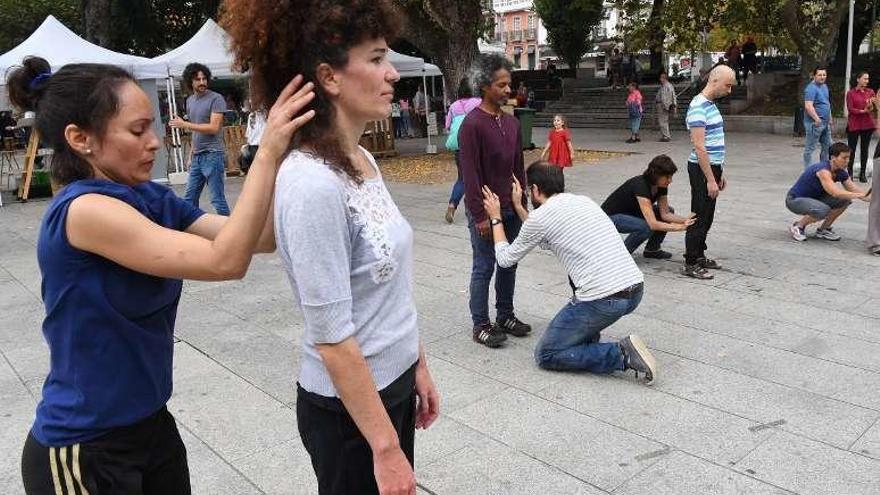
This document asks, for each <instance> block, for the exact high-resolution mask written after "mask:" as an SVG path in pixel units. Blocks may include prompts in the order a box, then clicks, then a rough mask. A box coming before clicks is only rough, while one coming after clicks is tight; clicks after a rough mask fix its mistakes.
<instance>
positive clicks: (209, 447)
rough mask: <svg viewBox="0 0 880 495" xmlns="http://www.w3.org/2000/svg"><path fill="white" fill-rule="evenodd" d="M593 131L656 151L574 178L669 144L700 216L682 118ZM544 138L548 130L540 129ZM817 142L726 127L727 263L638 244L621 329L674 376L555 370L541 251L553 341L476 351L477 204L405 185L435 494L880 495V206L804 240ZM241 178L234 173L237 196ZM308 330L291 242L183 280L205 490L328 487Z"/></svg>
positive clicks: (5, 463) (1, 281) (26, 287)
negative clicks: (670, 123) (243, 265)
mask: <svg viewBox="0 0 880 495" xmlns="http://www.w3.org/2000/svg"><path fill="white" fill-rule="evenodd" d="M574 135H575V141H576V146H577V147H579V148H591V149H603V150H629V151H634V152H636V153H637V154H635V155H631V156H628V157H623V158H615V159H610V160H606V161H603V162H599V163H597V164H592V165H589V166H582V165H580V166H575V167H574V168H573V169H569V170H568V171H567V172H566V179H567V182H568V184H567V186H568V189H569V191H571V192H574V193H581V194H587V195H589V196H591V197H592V198H593V199H595V200H597V202H601V201H602V200H603V199H604V198H605V196H606V195H607V194H608V193H609V192H611V191H612V189H613V188H614V187H616V186H617V185H618V184H620V183H622V182H623V180H624V179H626V178H628V177H630V176H632V175H635V174H638V173H640V172H641V171H642V169H643V168H644V166H645V165H646V164H647V162H648V161H649V159H650V158H651V157H653V156H654V155H655V154H657V153H660V152H666V153H668V154H670V155H671V156H672V157H673V158H674V159H675V160H676V162H677V164H678V165H679V169H680V172H679V174H678V175H676V177H675V181H674V183H673V185H672V186H671V189H670V204H672V205H673V206H674V207H676V208H677V209H678V210H679V211H681V212H686V211H688V208H689V201H690V200H689V186H688V180H687V172H686V170H685V168H686V157H687V154H688V150H689V144H688V142H687V138H686V136H685V135H684V134H681V133H679V134H677V135H675V136H674V141H673V142H672V143H665V144H664V143H656V142H643V143H641V144H637V145H631V146H630V145H626V144H624V143H623V140H624V139H625V138H626V137H627V135H626V133H625V132H624V131H622V130H621V131H586V130H575V132H574ZM545 136H546V130H536V139H535V141H536V143H538V144H543V142H544V137H545ZM644 138H645V139H651V140H653V139H655V136H653V132H646V133H645V134H644ZM798 142H799V141H798V140H795V139H792V138H786V137H780V136H770V135H754V134H731V135H728V149H729V150H730V151H729V162H728V165H727V167H726V168H725V173H726V174H727V176H728V178H729V187H728V189H727V190H726V191H725V192H724V193H723V195H722V197H721V199H720V201H719V206H718V213H717V216H716V219H715V224H714V226H713V229H712V232H711V233H710V236H709V252H710V254H711V255H712V256H714V257H716V258H717V259H718V260H719V261H720V262H721V263H722V264H723V265H724V269H723V270H722V271H720V272H716V273H715V275H716V276H715V279H714V280H712V281H708V282H700V281H696V280H693V279H687V278H684V277H682V276H681V275H679V269H680V267H681V254H682V252H683V250H684V235H683V234H680V233H671V234H669V236H668V237H667V241H666V244H665V247H666V249H668V250H670V251H672V252H673V253H675V258H674V259H673V261H655V260H645V259H643V258H641V256H638V257H637V261H638V264H639V266H640V267H641V268H642V270H643V271H644V273H645V279H646V281H645V286H646V288H645V297H644V299H643V301H642V304H641V306H640V307H639V308H638V310H637V311H636V312H635V313H634V314H632V315H630V316H628V317H625V318H624V319H623V320H621V321H620V322H619V323H618V324H616V325H614V326H613V327H612V328H610V329H609V330H607V331H606V332H605V333H606V337H607V338H617V337H621V336H625V335H627V334H629V333H637V334H639V335H641V336H642V337H643V338H644V339H645V341H646V342H647V343H648V345H649V346H650V347H651V349H652V350H653V351H654V353H655V355H656V357H657V359H658V361H659V366H660V372H659V375H658V379H657V380H656V384H655V385H654V386H653V387H646V386H644V385H642V384H641V383H638V382H636V381H635V380H634V379H633V377H632V374H629V375H623V374H619V375H614V376H594V375H588V374H578V373H558V372H546V371H542V370H539V369H538V368H537V367H536V366H535V364H534V361H533V359H532V350H533V348H534V346H535V343H536V342H537V339H538V338H539V336H540V334H541V333H542V331H543V330H544V328H545V327H546V325H547V323H548V322H549V320H550V318H552V317H553V315H554V314H555V313H556V311H557V310H558V309H559V308H560V307H561V306H562V305H563V304H564V303H565V302H566V298H567V294H568V293H569V289H568V283H567V281H566V277H565V274H564V272H563V271H562V269H561V267H560V265H559V264H558V263H557V261H556V260H555V259H554V258H553V257H552V255H550V254H549V253H536V254H533V255H531V256H528V257H527V258H526V259H525V261H524V262H523V263H521V264H520V267H519V273H518V284H517V291H516V306H517V310H518V311H517V314H518V315H519V316H520V318H521V319H522V320H524V321H526V322H528V323H531V324H532V325H533V326H534V327H535V332H533V334H532V336H530V337H528V338H525V339H513V338H511V339H510V340H509V341H508V345H507V346H506V347H505V348H502V349H496V350H491V349H487V348H485V347H481V346H478V345H476V344H474V343H473V342H472V341H471V335H470V317H469V315H468V310H467V286H468V280H469V273H470V266H471V261H470V260H471V254H470V244H469V241H468V234H467V229H466V228H465V222H464V215H463V214H462V212H461V211H460V212H459V215H458V217H457V218H456V223H455V224H454V225H447V224H446V223H444V222H443V218H442V217H443V213H444V211H445V207H446V201H447V198H448V194H449V185H448V184H443V185H437V186H415V185H408V184H397V183H390V184H389V187H390V189H391V191H392V194H393V196H394V197H395V199H396V200H397V203H398V205H399V206H400V208H401V210H402V211H403V213H404V215H405V216H406V217H407V218H408V219H409V221H410V222H411V223H412V226H413V228H414V229H415V231H416V235H415V242H416V252H415V254H416V261H415V263H416V267H415V268H416V270H415V276H416V280H415V282H416V283H415V292H416V300H417V303H418V309H419V314H420V317H421V318H420V319H421V330H422V339H423V341H424V342H425V345H426V347H427V351H428V355H429V366H430V369H431V371H432V372H433V375H434V379H435V380H436V382H437V385H438V388H439V390H440V393H441V396H442V411H443V416H442V418H441V419H440V420H439V421H438V422H437V423H436V424H435V425H434V427H433V428H431V429H430V430H428V431H426V432H420V433H419V435H418V437H417V445H416V477H417V480H418V482H419V485H420V487H421V491H420V493H422V494H429V493H430V494H443V495H459V494H497V495H508V494H511V495H512V494H522V495H542V494H589V495H595V494H603V493H604V494H608V493H613V494H621V495H624V494H626V495H636V494H672V495H706V494H749V495H753V494H754V495H757V494H762V495H763V494H768V495H769V494H774V495H775V494H784V493H797V494H841V495H856V494H877V493H880V424H878V418H880V258H877V257H872V256H870V255H869V254H868V253H867V251H866V250H865V248H864V246H863V239H864V236H865V230H866V224H867V204H866V203H862V202H858V201H857V202H855V203H854V205H853V207H852V208H851V211H849V212H847V213H846V214H845V215H844V216H843V217H842V218H841V220H840V221H839V222H838V224H837V226H836V227H837V229H836V230H837V232H839V233H840V234H841V235H842V236H843V240H842V241H840V242H837V243H831V242H827V241H821V240H816V239H810V240H809V241H808V242H805V243H802V244H797V243H795V242H794V241H791V240H790V238H789V236H788V233H787V230H786V229H787V227H788V225H789V222H790V221H791V220H792V219H793V215H791V214H790V213H788V212H787V211H786V210H785V207H784V205H783V202H784V195H785V191H786V190H787V189H788V187H789V186H790V185H791V183H792V182H793V181H794V179H795V178H796V177H797V175H798V173H799V171H800V170H801V153H802V148H800V147H797V146H796V145H797V143H798ZM406 146H408V147H415V146H418V144H417V143H413V142H409V143H406ZM240 186H241V181H240V179H235V180H230V181H229V185H228V189H229V195H230V196H231V197H233V198H234V197H235V196H236V195H237V192H238V191H239V189H240ZM203 202H204V203H205V206H208V204H207V203H208V202H207V201H206V200H204V199H203ZM46 206H47V203H46V202H45V201H39V202H38V201H34V202H31V203H28V204H17V203H16V204H9V205H7V206H5V207H3V208H2V209H0V356H2V360H0V404H2V405H0V446H2V450H0V452H2V453H0V494H3V495H7V494H19V493H21V492H22V488H21V481H20V471H19V458H20V452H21V446H22V444H23V442H24V439H25V435H26V433H27V430H28V428H29V426H30V423H31V421H32V419H33V413H34V406H35V404H36V401H37V398H38V397H39V395H40V387H41V385H42V380H43V378H44V376H45V373H46V371H47V368H48V354H47V350H46V346H45V344H44V343H43V338H42V335H41V333H40V330H39V327H40V321H41V316H42V306H41V304H40V274H39V270H38V268H37V263H36V259H35V242H36V237H37V230H38V224H39V220H40V216H41V214H42V212H43V211H44V210H45V208H46ZM315 206H316V207H320V205H315ZM301 335H302V320H301V317H300V315H299V314H298V312H297V311H296V310H295V309H294V307H293V300H292V296H291V293H290V288H289V286H288V283H287V280H286V278H285V275H284V272H283V270H282V267H281V263H280V262H279V260H278V258H277V257H276V256H275V255H261V256H258V257H257V258H255V260H254V262H253V264H252V265H251V269H250V272H249V273H248V275H247V277H246V278H245V279H244V280H242V281H238V282H225V283H200V282H198V283H193V282H188V283H186V284H185V285H184V293H183V296H182V299H181V304H180V310H179V313H178V324H177V336H178V338H179V339H180V341H179V342H178V343H177V344H176V347H177V349H176V351H177V352H176V360H175V393H174V397H173V399H172V400H171V402H170V404H169V409H170V410H171V412H172V413H173V414H174V415H175V416H176V417H177V420H178V422H179V424H180V430H181V434H182V435H183V438H184V440H185V442H186V444H187V447H188V450H189V460H190V469H191V473H192V481H193V487H194V492H195V493H198V494H211V495H215V494H235V495H245V494H310V493H316V491H315V481H314V476H313V474H312V470H311V466H310V464H309V459H308V456H307V455H306V453H305V451H304V450H303V448H302V446H301V443H300V440H299V438H298V432H297V427H296V414H295V409H294V400H295V379H296V374H297V370H298V352H299V349H298V348H299V345H300V344H299V343H300V338H301Z"/></svg>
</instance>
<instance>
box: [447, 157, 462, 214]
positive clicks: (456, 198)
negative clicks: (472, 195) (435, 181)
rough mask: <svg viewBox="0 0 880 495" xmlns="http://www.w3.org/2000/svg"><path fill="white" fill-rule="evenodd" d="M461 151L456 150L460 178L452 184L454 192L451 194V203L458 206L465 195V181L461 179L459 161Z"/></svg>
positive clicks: (456, 164)
mask: <svg viewBox="0 0 880 495" xmlns="http://www.w3.org/2000/svg"><path fill="white" fill-rule="evenodd" d="M458 155H459V152H458V151H456V152H455V168H456V169H457V170H458V178H457V179H456V180H455V184H453V186H452V194H451V195H450V196H449V204H451V205H455V207H456V208H458V204H459V203H461V198H463V197H464V182H462V181H461V162H459V161H458Z"/></svg>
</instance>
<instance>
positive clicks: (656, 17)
mask: <svg viewBox="0 0 880 495" xmlns="http://www.w3.org/2000/svg"><path fill="white" fill-rule="evenodd" d="M665 8H666V0H654V5H653V6H652V7H651V16H650V17H649V18H648V49H649V50H651V72H652V73H654V74H659V73H660V71H662V70H663V69H664V67H663V42H664V41H665V40H666V30H665V29H663V11H664V10H665Z"/></svg>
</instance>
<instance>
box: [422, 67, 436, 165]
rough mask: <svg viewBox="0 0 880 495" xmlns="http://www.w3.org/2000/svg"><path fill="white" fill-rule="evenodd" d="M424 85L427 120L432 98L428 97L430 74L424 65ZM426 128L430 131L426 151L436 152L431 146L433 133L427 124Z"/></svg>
mask: <svg viewBox="0 0 880 495" xmlns="http://www.w3.org/2000/svg"><path fill="white" fill-rule="evenodd" d="M422 87H423V88H424V89H425V120H426V121H427V119H428V115H430V114H431V100H430V98H428V76H427V75H426V74H425V68H424V67H422ZM425 129H426V130H428V131H429V132H425V134H427V135H428V147H427V148H425V153H431V154H433V153H436V151H434V147H433V146H431V133H430V130H429V129H428V126H427V125H425Z"/></svg>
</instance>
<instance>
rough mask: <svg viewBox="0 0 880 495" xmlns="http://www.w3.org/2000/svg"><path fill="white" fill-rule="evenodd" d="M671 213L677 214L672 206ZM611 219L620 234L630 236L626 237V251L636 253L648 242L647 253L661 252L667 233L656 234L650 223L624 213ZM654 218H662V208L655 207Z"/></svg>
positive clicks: (624, 241)
mask: <svg viewBox="0 0 880 495" xmlns="http://www.w3.org/2000/svg"><path fill="white" fill-rule="evenodd" d="M669 212H670V213H674V212H675V211H674V210H673V209H672V207H671V206H670V207H669ZM609 218H611V221H612V222H613V223H614V227H616V228H617V231H618V232H620V233H621V234H629V235H628V236H626V239H624V240H623V244H624V245H625V246H626V250H627V251H629V252H630V254H632V253H634V252H635V250H636V249H638V248H639V246H641V245H642V243H643V242H645V241H648V244H647V245H646V246H645V251H659V250H660V245H661V244H663V239H666V232H663V231H657V232H654V231H653V230H651V227H648V222H646V221H645V219H644V218H640V217H634V216H632V215H625V214H623V213H617V214H615V215H611V216H610V217H609ZM654 218H658V219H659V218H660V208H659V207H658V206H657V205H654Z"/></svg>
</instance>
